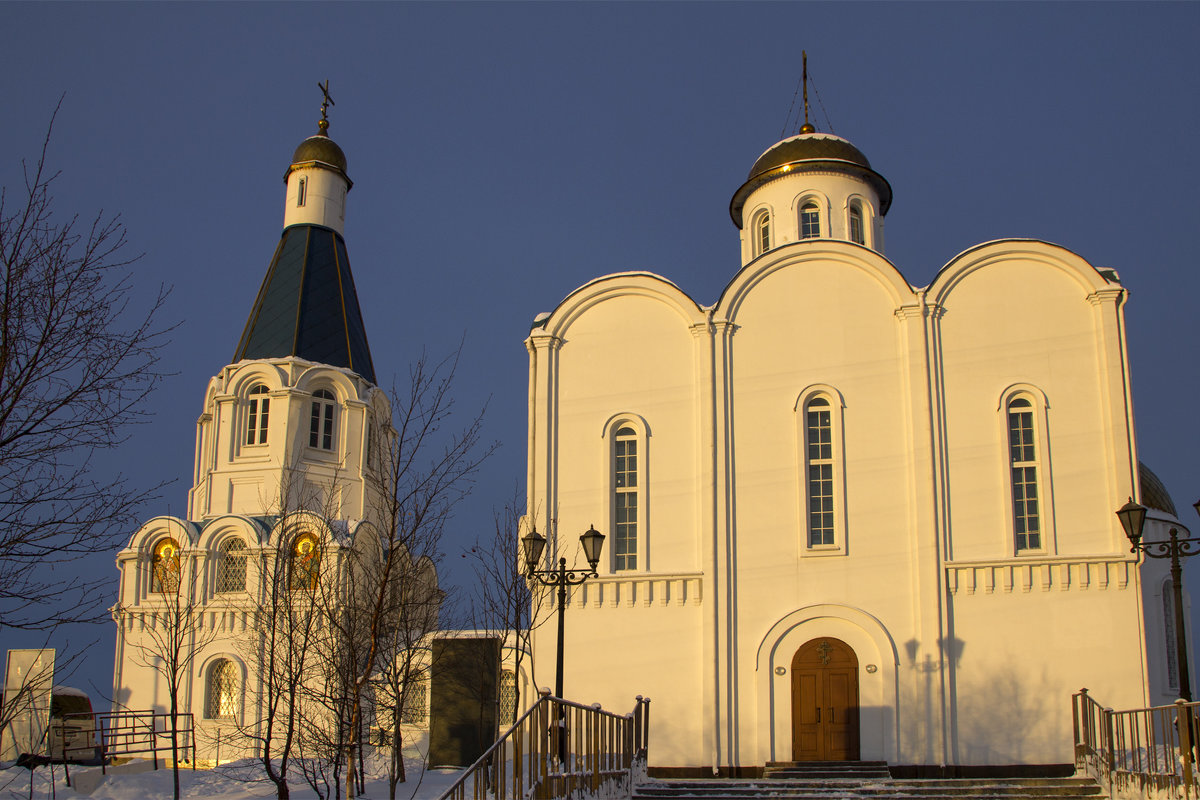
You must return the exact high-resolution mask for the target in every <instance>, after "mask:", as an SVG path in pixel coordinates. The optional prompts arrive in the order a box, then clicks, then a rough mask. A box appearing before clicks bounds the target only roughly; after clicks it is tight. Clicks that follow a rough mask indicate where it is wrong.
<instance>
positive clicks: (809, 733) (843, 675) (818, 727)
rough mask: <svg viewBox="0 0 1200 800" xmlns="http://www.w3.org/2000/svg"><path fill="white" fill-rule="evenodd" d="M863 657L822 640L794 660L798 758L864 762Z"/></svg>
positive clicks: (794, 731)
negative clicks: (860, 709) (860, 714)
mask: <svg viewBox="0 0 1200 800" xmlns="http://www.w3.org/2000/svg"><path fill="white" fill-rule="evenodd" d="M858 757H859V756H858V656H856V655H855V654H854V651H853V650H852V649H851V648H850V645H848V644H846V643H845V642H843V641H842V640H841V639H834V638H832V637H828V636H822V637H821V638H819V639H813V640H811V641H808V642H805V643H804V644H803V645H801V646H800V649H799V650H797V651H796V655H794V656H792V759H793V760H794V761H856V760H858Z"/></svg>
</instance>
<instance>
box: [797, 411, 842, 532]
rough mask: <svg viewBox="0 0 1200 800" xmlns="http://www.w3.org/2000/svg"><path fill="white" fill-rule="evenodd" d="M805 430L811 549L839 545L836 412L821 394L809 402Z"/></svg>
mask: <svg viewBox="0 0 1200 800" xmlns="http://www.w3.org/2000/svg"><path fill="white" fill-rule="evenodd" d="M804 427H805V435H804V447H805V470H806V487H807V500H808V502H807V509H808V546H809V547H825V546H830V545H833V544H835V543H836V538H835V530H834V466H835V464H834V453H833V409H832V407H831V406H830V404H829V399H828V398H826V397H823V396H820V395H818V396H816V397H813V398H812V399H811V400H809V401H808V403H807V404H806V405H805V407H804Z"/></svg>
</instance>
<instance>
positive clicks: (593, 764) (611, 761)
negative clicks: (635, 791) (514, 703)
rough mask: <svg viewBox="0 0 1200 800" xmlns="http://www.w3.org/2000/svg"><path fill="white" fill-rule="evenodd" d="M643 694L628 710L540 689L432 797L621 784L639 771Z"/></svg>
mask: <svg viewBox="0 0 1200 800" xmlns="http://www.w3.org/2000/svg"><path fill="white" fill-rule="evenodd" d="M649 732H650V700H649V699H647V698H643V697H641V696H640V695H639V696H638V698H637V702H636V703H635V704H634V707H633V711H632V712H631V713H629V714H624V715H621V714H614V713H613V712H611V711H605V710H603V709H602V708H600V704H599V703H597V704H595V705H592V706H585V705H581V704H579V703H572V702H571V701H569V700H560V699H559V698H557V697H551V696H550V693H549V692H548V691H545V690H543V691H542V692H541V697H540V698H538V701H537V702H536V703H534V704H533V706H532V707H530V709H529V710H528V711H526V712H525V713H524V714H522V715H521V718H520V719H518V720H517V721H516V722H515V723H514V724H513V725H512V727H510V728H509V729H508V730H507V731H505V732H504V733H503V734H502V735H501V736H500V737H499V738H498V739H497V740H496V742H495V744H493V745H492V746H491V747H489V748H488V749H487V750H486V751H485V752H484V754H483V755H481V756H480V757H479V759H478V760H477V761H476V762H475V763H474V764H472V765H471V766H470V767H467V769H465V770H463V774H462V775H460V776H459V777H458V780H456V781H455V782H454V783H453V784H451V785H450V787H449V788H448V789H446V791H445V792H443V793H442V795H441V797H439V798H438V800H467V798H468V794H467V791H468V790H467V786H468V783H469V784H470V792H471V794H470V798H471V800H550V799H551V798H564V797H568V796H571V795H588V794H595V793H597V792H598V791H600V789H601V787H602V786H607V785H609V784H614V783H615V784H617V785H618V788H619V789H620V790H622V791H625V792H627V791H628V790H629V789H630V788H631V787H632V784H633V782H634V781H635V780H636V779H637V778H638V777H639V775H637V774H635V773H637V772H638V771H639V770H642V771H644V769H645V765H646V753H647V742H648V737H649Z"/></svg>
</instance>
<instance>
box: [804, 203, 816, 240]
mask: <svg viewBox="0 0 1200 800" xmlns="http://www.w3.org/2000/svg"><path fill="white" fill-rule="evenodd" d="M820 235H821V210H820V208H818V207H817V204H816V203H814V202H813V201H811V200H809V201H808V202H807V203H805V204H804V205H802V206H800V238H801V239H816V238H817V237H819V236H820Z"/></svg>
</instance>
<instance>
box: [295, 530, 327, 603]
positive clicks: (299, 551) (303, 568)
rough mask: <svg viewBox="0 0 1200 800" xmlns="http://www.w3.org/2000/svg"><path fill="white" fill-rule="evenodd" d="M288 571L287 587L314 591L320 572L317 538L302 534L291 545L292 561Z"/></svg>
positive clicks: (309, 534) (319, 553)
mask: <svg viewBox="0 0 1200 800" xmlns="http://www.w3.org/2000/svg"><path fill="white" fill-rule="evenodd" d="M289 566H290V568H289V569H288V585H289V587H290V588H291V589H293V590H297V591H299V590H305V589H316V588H317V583H318V581H319V577H320V571H321V551H320V548H318V547H317V537H315V536H313V535H312V534H311V533H302V534H300V535H299V536H297V537H296V543H295V544H294V545H292V560H291V564H290V565H289Z"/></svg>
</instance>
